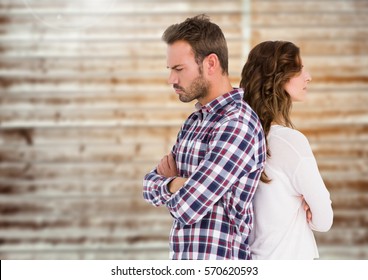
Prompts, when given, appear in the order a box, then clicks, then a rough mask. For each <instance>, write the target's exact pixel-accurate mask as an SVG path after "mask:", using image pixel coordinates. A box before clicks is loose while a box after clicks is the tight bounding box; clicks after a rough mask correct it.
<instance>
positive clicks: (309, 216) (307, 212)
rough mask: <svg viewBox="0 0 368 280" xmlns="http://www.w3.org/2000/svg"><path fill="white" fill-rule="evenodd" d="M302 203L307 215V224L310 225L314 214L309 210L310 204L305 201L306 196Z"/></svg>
mask: <svg viewBox="0 0 368 280" xmlns="http://www.w3.org/2000/svg"><path fill="white" fill-rule="evenodd" d="M302 203H303V209H304V211H305V213H306V219H307V222H308V223H309V222H310V221H312V212H311V210H310V208H309V205H308V203H307V202H306V201H305V199H304V196H302Z"/></svg>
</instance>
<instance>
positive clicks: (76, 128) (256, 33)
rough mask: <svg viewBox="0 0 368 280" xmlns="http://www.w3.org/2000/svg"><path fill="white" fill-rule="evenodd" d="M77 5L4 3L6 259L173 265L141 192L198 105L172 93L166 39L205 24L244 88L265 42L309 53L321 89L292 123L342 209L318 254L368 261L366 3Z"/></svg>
mask: <svg viewBox="0 0 368 280" xmlns="http://www.w3.org/2000/svg"><path fill="white" fill-rule="evenodd" d="M82 2H83V3H88V2H89V1H82ZM77 3H78V1H61V0H38V1H31V0H0V53H1V57H0V90H1V94H0V106H1V107H0V228H1V230H0V258H1V259H166V258H168V234H169V229H170V225H171V217H170V215H169V214H168V213H167V211H166V210H165V209H164V208H154V207H152V206H150V205H148V204H146V203H145V202H144V201H143V198H142V193H141V182H142V177H143V175H144V174H145V173H146V172H147V171H149V170H150V169H151V168H153V167H154V166H155V164H156V163H157V161H158V160H159V159H160V158H161V156H162V155H163V154H165V153H167V152H168V151H169V150H170V148H171V145H172V144H173V142H174V140H175V137H176V133H177V131H178V129H179V127H180V124H181V123H182V122H183V121H184V119H185V118H186V116H187V115H188V114H189V113H190V112H191V111H192V109H193V106H192V105H191V104H189V105H188V104H182V103H181V102H180V101H178V100H177V98H176V96H175V95H174V94H173V92H172V89H171V87H170V86H168V85H167V84H166V77H167V74H168V73H167V70H166V60H165V46H164V44H163V43H162V42H161V39H160V38H161V34H162V32H163V31H164V30H165V28H166V27H167V26H168V25H170V24H172V23H175V22H179V21H182V20H183V19H185V18H186V17H188V16H192V15H195V14H198V13H202V12H205V13H207V14H209V15H210V16H211V18H212V20H213V21H214V22H216V23H218V24H219V25H220V26H221V27H222V28H223V31H224V33H225V35H226V37H227V39H228V44H229V52H230V72H231V77H232V81H233V83H234V85H237V84H238V82H239V73H240V71H241V68H242V65H243V63H244V62H245V59H246V55H247V52H248V50H249V48H250V47H252V46H254V45H255V44H257V43H258V42H260V41H263V40H280V39H282V40H290V41H293V42H295V43H296V44H297V45H299V46H300V47H301V50H302V56H303V59H304V64H305V65H306V67H308V68H309V70H310V72H311V74H312V77H313V81H312V83H311V84H310V88H309V99H308V101H307V102H305V103H303V104H297V105H296V106H295V107H294V110H293V114H294V119H295V124H296V126H297V127H298V128H299V129H301V130H302V131H303V132H304V133H305V134H306V135H307V136H308V138H309V140H310V143H311V145H312V148H313V150H314V152H315V155H316V157H317V160H318V163H319V167H320V170H321V172H322V174H323V177H324V179H325V181H326V184H327V186H328V188H329V190H330V192H331V196H332V201H333V206H334V210H335V222H334V226H333V228H332V229H331V231H330V232H328V233H323V234H317V238H318V243H319V247H320V255H321V258H325V259H368V231H367V229H368V145H367V142H368V141H367V140H368V106H367V105H368V29H367V26H368V1H359V0H355V1H354V0H350V1H343V0H341V1H339V0H336V1H327V0H326V1H323V0H322V1H317V0H313V1H287V0H252V1H245V0H233V1H225V0H211V1H210V0H206V1H196V0H189V1H168V0H136V1H119V0H110V1H105V2H104V3H105V5H104V6H103V5H101V4H99V3H100V2H99V1H91V3H95V4H93V5H92V4H84V5H86V6H82V5H81V4H77ZM96 3H97V4H96ZM101 3H102V1H101ZM94 5H95V6H94Z"/></svg>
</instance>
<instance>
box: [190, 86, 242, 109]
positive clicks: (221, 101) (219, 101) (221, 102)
mask: <svg viewBox="0 0 368 280" xmlns="http://www.w3.org/2000/svg"><path fill="white" fill-rule="evenodd" d="M242 98H243V90H242V89H241V88H234V89H233V90H232V91H229V92H227V93H225V94H223V95H221V96H219V97H217V98H216V99H214V100H212V101H211V102H209V103H207V104H206V105H203V106H202V105H201V104H200V103H199V102H197V103H196V104H195V108H196V109H197V110H198V111H202V113H204V114H208V113H211V112H216V111H217V110H218V109H220V108H223V107H224V106H226V105H227V104H229V103H231V102H234V101H235V102H239V101H240V100H241V99H242Z"/></svg>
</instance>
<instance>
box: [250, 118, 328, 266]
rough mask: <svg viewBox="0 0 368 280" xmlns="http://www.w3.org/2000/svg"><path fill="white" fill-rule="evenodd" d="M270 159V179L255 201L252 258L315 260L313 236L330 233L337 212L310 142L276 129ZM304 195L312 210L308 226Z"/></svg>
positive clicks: (271, 134) (290, 131)
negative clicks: (314, 232)
mask: <svg viewBox="0 0 368 280" xmlns="http://www.w3.org/2000/svg"><path fill="white" fill-rule="evenodd" d="M267 140H268V145H269V149H270V153H271V157H269V158H267V161H266V167H265V171H266V174H267V175H268V177H269V178H270V179H271V180H272V181H271V182H270V183H268V184H265V183H263V182H260V184H259V186H258V189H257V191H256V194H255V197H254V200H253V201H254V202H253V203H254V215H255V216H254V228H253V230H252V232H251V235H250V248H251V253H252V258H253V259H289V260H292V259H314V258H318V257H319V254H318V249H317V245H316V241H315V238H314V235H313V231H312V230H315V231H328V230H329V229H330V228H331V226H332V220H333V211H332V207H331V200H330V194H329V192H328V190H327V189H326V186H325V184H324V183H323V180H322V178H321V175H320V173H319V170H318V166H317V163H316V160H315V158H314V155H313V153H312V150H311V147H310V145H309V142H308V140H307V138H306V137H305V136H304V135H303V134H302V133H301V132H299V131H297V130H294V129H291V128H287V127H283V126H279V125H275V126H271V129H270V132H269V134H268V137H267ZM301 196H304V198H305V200H306V202H307V203H308V204H309V206H310V209H311V211H312V221H311V222H310V223H309V224H308V222H307V220H306V212H305V211H304V209H303V206H302V198H301Z"/></svg>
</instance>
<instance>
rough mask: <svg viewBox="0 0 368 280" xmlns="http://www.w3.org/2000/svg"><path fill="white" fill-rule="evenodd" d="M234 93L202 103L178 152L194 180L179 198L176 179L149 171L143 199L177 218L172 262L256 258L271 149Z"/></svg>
mask: <svg viewBox="0 0 368 280" xmlns="http://www.w3.org/2000/svg"><path fill="white" fill-rule="evenodd" d="M242 94H243V91H242V90H241V89H234V90H233V91H231V92H228V93H226V94H224V95H222V96H220V97H218V98H217V99H215V100H213V101H211V102H210V103H208V104H206V105H205V106H202V107H201V106H199V104H197V105H196V108H197V111H195V112H194V113H192V114H191V115H190V116H189V117H188V119H187V120H186V122H185V123H184V125H183V126H182V128H181V130H180V132H179V134H178V138H177V142H176V144H175V145H174V147H173V149H172V153H173V155H174V158H175V160H176V165H177V168H178V172H179V174H178V176H180V177H184V178H188V180H187V181H186V182H185V184H184V186H183V187H182V188H181V189H180V190H179V191H177V192H176V193H175V194H171V193H170V192H169V191H168V184H169V183H170V181H171V180H173V179H174V178H166V177H163V176H160V175H158V174H157V172H156V169H154V170H152V171H151V172H150V173H148V174H147V175H146V176H145V178H144V181H143V196H144V198H145V199H146V200H147V201H148V202H150V203H152V204H153V205H155V206H160V205H166V207H167V208H168V210H169V211H170V213H171V215H172V216H173V218H174V222H173V226H172V229H171V234H170V257H171V258H172V259H250V253H249V246H248V235H249V232H250V230H251V228H252V226H253V221H252V219H253V205H252V202H251V201H252V198H253V195H254V192H255V190H256V187H257V185H258V182H259V178H260V174H261V172H262V170H263V167H264V161H265V158H266V153H265V151H266V149H265V142H264V135H263V130H262V128H261V124H260V122H259V119H258V117H257V115H256V114H255V113H254V112H253V110H252V109H251V108H250V107H249V106H248V104H246V103H245V102H244V101H243V100H242Z"/></svg>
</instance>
